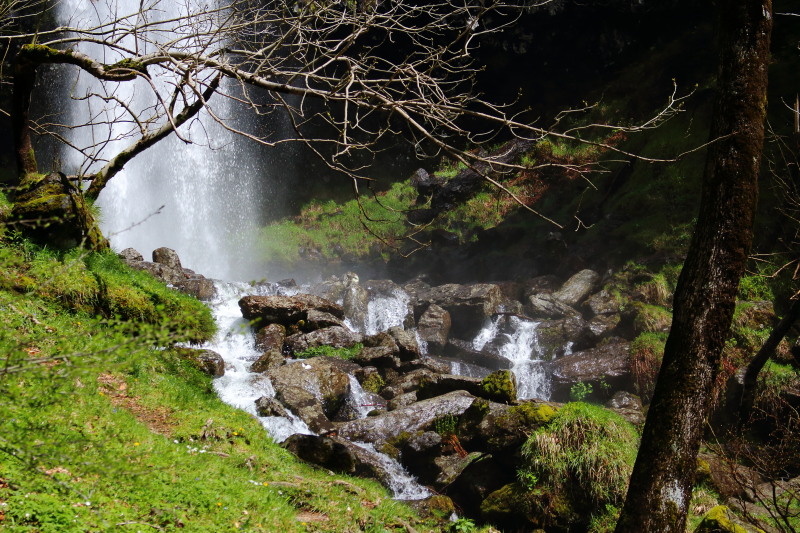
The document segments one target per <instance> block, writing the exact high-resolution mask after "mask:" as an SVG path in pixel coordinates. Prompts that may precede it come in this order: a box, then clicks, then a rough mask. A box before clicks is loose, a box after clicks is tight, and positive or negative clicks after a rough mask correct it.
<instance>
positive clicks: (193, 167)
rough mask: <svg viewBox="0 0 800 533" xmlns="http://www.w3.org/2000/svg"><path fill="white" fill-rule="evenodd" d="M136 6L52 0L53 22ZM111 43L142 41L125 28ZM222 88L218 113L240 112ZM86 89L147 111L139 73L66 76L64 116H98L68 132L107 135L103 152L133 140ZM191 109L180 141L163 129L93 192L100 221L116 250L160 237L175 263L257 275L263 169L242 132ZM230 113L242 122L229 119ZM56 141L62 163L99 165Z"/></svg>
mask: <svg viewBox="0 0 800 533" xmlns="http://www.w3.org/2000/svg"><path fill="white" fill-rule="evenodd" d="M151 3H152V2H151ZM140 7H141V2H140V0H101V1H93V0H62V1H61V2H59V3H58V8H57V9H58V17H59V19H60V22H61V23H62V24H65V25H67V24H69V25H73V26H78V27H83V28H88V27H91V26H94V25H97V24H99V23H108V22H109V21H111V20H114V19H118V18H119V17H120V16H122V15H129V14H135V13H137V11H138V10H139V9H140ZM200 7H201V5H199V4H198V5H194V3H193V2H192V1H189V2H160V3H158V6H157V8H147V7H145V9H144V13H145V14H144V15H140V18H141V17H144V16H146V17H147V21H148V22H150V23H151V24H152V23H155V22H158V20H166V19H172V18H173V17H177V16H180V15H182V14H185V13H186V12H187V10H192V9H199V8H200ZM131 20H133V19H131ZM150 37H151V38H152V39H157V37H155V36H153V35H150ZM164 38H166V37H164ZM121 44H122V45H123V46H128V47H130V48H134V47H135V46H139V49H140V51H141V46H143V45H141V42H138V43H136V42H134V41H133V37H130V36H129V37H126V38H125V39H123V40H122V42H121ZM79 49H80V50H81V51H83V52H85V53H88V54H89V55H91V56H92V57H95V58H97V59H98V60H100V61H102V62H104V63H107V64H110V63H114V62H116V61H118V60H120V59H122V56H121V55H118V54H117V53H116V52H113V51H110V49H109V48H103V47H101V46H100V45H97V44H92V43H81V44H80V46H79ZM153 72H155V69H154V70H153ZM171 81H172V80H170V79H168V77H167V76H162V77H161V78H158V79H156V80H155V87H156V89H157V90H158V91H159V92H160V93H161V95H162V98H163V99H165V100H167V101H168V100H169V94H170V92H169V91H170V87H171V86H170V82H171ZM230 90H231V88H230V87H226V86H225V82H223V86H222V87H221V88H220V90H219V91H218V94H217V95H215V96H214V97H212V98H211V100H210V106H211V108H212V109H213V112H214V114H215V115H216V116H218V117H224V118H226V119H232V118H233V117H235V116H237V115H241V114H242V113H239V112H237V111H238V110H237V109H236V105H235V103H234V102H233V101H232V100H231V99H230V98H226V97H224V96H222V95H221V94H220V93H226V92H229V91H230ZM93 93H94V94H99V95H104V96H108V95H113V96H114V97H115V98H117V99H118V100H120V101H122V102H126V105H128V106H129V107H130V108H131V109H134V110H136V111H135V112H136V113H137V114H140V116H147V114H146V109H147V108H148V106H152V105H154V103H155V97H154V95H153V91H152V89H151V87H150V86H149V85H148V84H147V83H146V82H145V81H144V80H137V81H131V82H122V83H106V84H105V85H104V86H101V85H100V84H99V83H98V82H97V81H96V80H94V79H93V78H91V77H90V76H88V75H86V74H83V73H81V74H79V75H78V77H77V79H76V81H75V83H74V85H73V86H72V98H73V101H72V102H70V103H69V106H68V110H67V113H68V115H69V117H68V120H69V122H70V123H71V124H76V125H80V124H86V123H87V122H88V121H89V117H90V116H93V117H98V116H99V117H101V118H102V119H103V120H105V121H108V124H105V125H103V126H99V125H98V126H94V127H83V128H78V129H74V130H72V131H70V132H69V137H70V141H71V142H72V143H73V144H75V145H76V146H81V147H87V146H92V145H94V144H95V143H97V142H98V140H102V139H109V140H110V142H109V143H108V145H107V146H106V147H105V149H104V152H103V154H102V156H103V157H105V158H108V157H111V156H113V155H114V154H116V153H117V152H118V151H119V150H120V149H122V148H123V147H125V146H128V145H129V144H130V143H132V142H133V138H128V139H125V140H119V138H120V136H122V135H125V134H130V133H131V132H132V131H135V124H133V123H132V117H131V116H130V115H128V114H126V113H125V112H124V111H123V110H122V107H121V106H116V107H113V108H112V107H111V106H109V105H108V104H106V103H105V102H104V101H103V100H102V99H100V98H99V97H92V98H88V99H84V100H82V101H78V100H77V99H78V98H84V97H85V96H86V95H90V94H93ZM198 118H199V120H196V121H192V122H190V123H188V124H185V125H184V126H183V127H182V128H181V130H180V131H181V136H182V137H183V138H184V139H185V140H186V141H188V142H184V141H182V140H181V139H179V138H178V137H177V136H176V135H175V134H174V133H173V134H171V135H170V136H169V137H168V138H166V139H163V140H162V141H160V142H158V143H157V144H156V145H155V146H153V147H152V148H150V149H149V150H147V151H146V152H144V153H142V154H140V155H139V156H137V157H135V158H134V159H133V160H132V161H130V162H129V163H128V164H127V165H126V166H125V168H124V170H123V171H122V172H121V173H119V174H118V175H117V176H115V177H114V178H113V179H112V180H111V181H110V182H109V184H108V185H107V186H106V188H105V189H104V190H103V192H102V193H101V195H100V198H99V200H98V205H99V206H100V209H101V228H102V230H103V232H104V234H105V235H107V236H108V237H109V238H110V240H111V243H112V245H113V246H114V247H115V248H116V249H118V250H119V249H122V248H126V247H133V248H136V249H137V250H140V251H142V252H143V253H148V252H149V251H151V250H153V249H155V248H158V247H161V246H167V247H170V248H173V249H175V250H176V251H178V253H179V255H180V257H181V258H182V261H183V264H184V266H186V267H188V268H192V269H194V270H196V271H199V272H202V273H203V274H205V275H207V276H211V277H217V278H225V279H253V278H257V277H260V275H259V272H258V270H257V267H256V265H254V264H253V257H254V256H255V255H256V254H254V253H253V242H254V238H255V235H256V229H257V224H258V221H259V210H260V209H259V208H260V205H259V202H260V200H259V199H260V198H261V197H265V196H268V195H266V194H264V193H265V192H266V191H264V190H263V188H264V186H263V185H262V184H263V183H264V181H265V179H264V175H265V174H268V171H265V170H264V169H263V168H260V167H257V166H256V164H255V163H254V159H255V158H254V157H252V156H251V154H250V153H249V152H248V149H246V143H245V142H244V141H243V140H241V139H238V138H237V137H236V135H235V134H233V133H231V132H229V131H228V130H226V129H225V128H223V127H222V126H221V125H220V124H218V123H217V122H215V121H214V120H212V119H211V117H210V115H209V114H208V113H207V112H206V111H202V112H201V113H200V114H199V116H198ZM233 123H234V125H235V126H237V127H243V126H242V124H240V123H237V122H236V120H235V119H234V120H233ZM115 139H117V140H115ZM63 150H65V152H64V153H63V154H62V164H63V165H64V169H65V171H67V172H69V173H79V172H80V173H83V174H86V173H88V172H91V171H96V170H97V169H99V168H100V164H98V163H96V164H94V165H88V164H87V161H86V159H85V158H84V157H83V156H82V155H81V154H80V153H79V152H77V151H75V150H72V149H69V148H66V147H65V148H63Z"/></svg>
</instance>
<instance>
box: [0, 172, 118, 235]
mask: <svg viewBox="0 0 800 533" xmlns="http://www.w3.org/2000/svg"><path fill="white" fill-rule="evenodd" d="M10 218H11V220H12V223H14V225H15V226H16V228H17V229H19V230H20V231H21V232H22V233H23V235H25V236H26V237H29V238H30V239H31V240H33V241H34V242H38V243H41V244H45V245H47V246H50V247H53V248H60V249H68V248H74V247H77V246H81V247H83V248H87V249H89V250H94V251H102V250H107V249H108V248H109V244H108V241H107V240H106V238H105V237H103V234H102V233H101V232H100V229H99V227H98V226H97V221H96V220H95V218H94V216H93V215H92V213H91V210H90V209H89V205H88V204H87V202H86V200H85V199H84V197H83V195H82V194H81V192H80V191H79V190H78V189H77V187H75V185H73V184H72V183H70V182H69V180H68V179H67V177H66V176H64V175H63V174H59V173H56V172H54V173H52V174H48V175H46V176H41V175H30V176H29V177H28V178H27V179H26V180H24V183H23V188H22V189H20V190H19V191H17V197H16V198H15V200H14V206H13V208H12V210H11V217H10Z"/></svg>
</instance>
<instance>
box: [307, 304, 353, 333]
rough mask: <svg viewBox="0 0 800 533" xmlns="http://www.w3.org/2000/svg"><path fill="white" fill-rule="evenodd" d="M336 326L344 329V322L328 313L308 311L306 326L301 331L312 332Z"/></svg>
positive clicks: (315, 310)
mask: <svg viewBox="0 0 800 533" xmlns="http://www.w3.org/2000/svg"><path fill="white" fill-rule="evenodd" d="M332 326H338V327H340V328H345V327H346V326H345V325H344V322H343V321H342V320H340V319H338V318H336V317H335V316H334V315H332V314H330V313H325V312H323V311H319V310H317V309H309V310H308V313H306V325H305V326H304V328H303V329H305V330H309V331H314V330H317V329H324V328H329V327H332Z"/></svg>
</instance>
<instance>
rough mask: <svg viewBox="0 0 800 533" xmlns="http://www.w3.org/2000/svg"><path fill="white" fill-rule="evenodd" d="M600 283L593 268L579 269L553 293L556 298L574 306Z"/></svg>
mask: <svg viewBox="0 0 800 533" xmlns="http://www.w3.org/2000/svg"><path fill="white" fill-rule="evenodd" d="M599 283H600V274H598V273H597V272H595V271H594V270H589V269H586V270H581V271H580V272H578V273H577V274H575V275H573V276H572V277H571V278H569V279H568V280H567V281H566V282H564V284H563V285H562V286H561V288H560V289H559V290H557V291H556V292H554V293H553V297H555V299H556V300H558V301H560V302H562V303H565V304H567V305H569V306H571V307H575V306H576V305H578V304H579V303H581V302H582V301H583V300H585V299H586V297H587V296H589V295H590V294H591V293H592V292H593V291H594V290H595V289H596V288H597V285H598V284H599Z"/></svg>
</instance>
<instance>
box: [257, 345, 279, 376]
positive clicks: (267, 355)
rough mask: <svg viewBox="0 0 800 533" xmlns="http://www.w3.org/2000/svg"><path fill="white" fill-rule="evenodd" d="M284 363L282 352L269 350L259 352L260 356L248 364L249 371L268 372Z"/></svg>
mask: <svg viewBox="0 0 800 533" xmlns="http://www.w3.org/2000/svg"><path fill="white" fill-rule="evenodd" d="M284 364H286V359H285V358H284V357H283V353H281V352H280V351H278V350H270V351H268V352H264V353H263V354H261V356H260V357H259V358H258V359H256V360H255V361H254V362H253V364H252V365H250V372H256V373H261V372H269V371H271V370H274V369H276V368H278V367H279V366H283V365H284Z"/></svg>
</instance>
